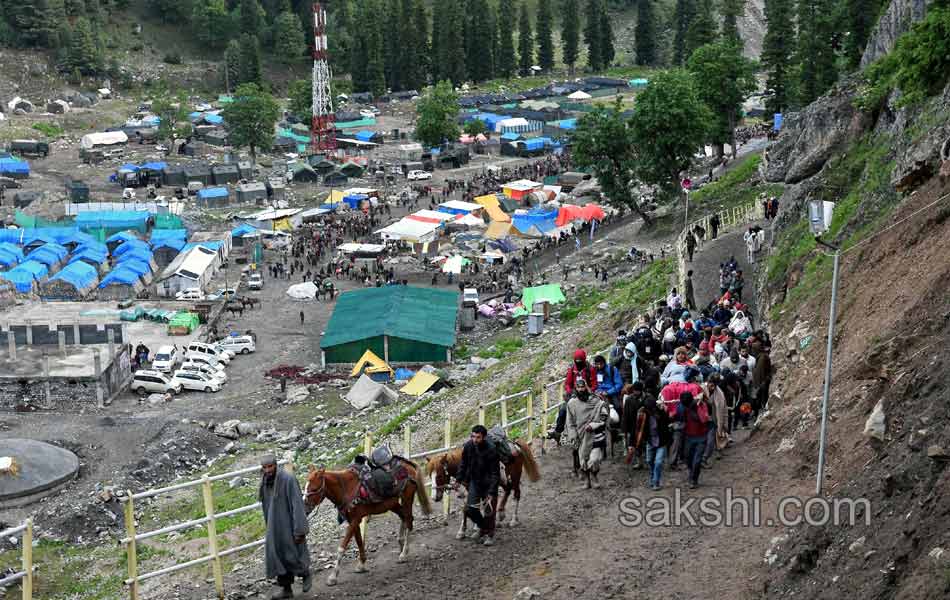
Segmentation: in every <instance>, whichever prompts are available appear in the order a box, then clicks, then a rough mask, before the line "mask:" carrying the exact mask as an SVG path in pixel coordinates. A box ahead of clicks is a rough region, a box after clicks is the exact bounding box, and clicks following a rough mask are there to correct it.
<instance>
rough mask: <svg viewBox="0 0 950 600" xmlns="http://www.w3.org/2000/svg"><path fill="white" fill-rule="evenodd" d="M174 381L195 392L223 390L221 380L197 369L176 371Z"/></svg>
mask: <svg viewBox="0 0 950 600" xmlns="http://www.w3.org/2000/svg"><path fill="white" fill-rule="evenodd" d="M172 382H173V383H175V384H177V385H179V386H181V387H182V388H184V389H186V390H192V391H195V392H218V391H220V390H221V385H222V384H221V382H220V381H218V380H217V378H214V377H209V376H208V375H205V374H204V373H199V372H197V371H184V370H178V371H175V374H174V375H173V376H172Z"/></svg>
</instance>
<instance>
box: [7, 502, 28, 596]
mask: <svg viewBox="0 0 950 600" xmlns="http://www.w3.org/2000/svg"><path fill="white" fill-rule="evenodd" d="M17 534H19V535H20V557H21V560H20V567H21V569H20V570H19V571H17V572H16V573H13V574H12V575H7V576H6V577H4V578H3V579H0V588H3V587H5V586H8V585H11V584H14V583H16V582H18V581H19V582H20V589H21V590H22V591H23V595H22V598H23V600H32V598H33V519H27V520H26V521H24V522H23V523H22V524H21V525H17V526H16V527H11V528H10V529H6V530H4V531H0V539H4V538H8V537H12V536H15V535H17Z"/></svg>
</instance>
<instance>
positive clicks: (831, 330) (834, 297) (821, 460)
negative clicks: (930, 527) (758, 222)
mask: <svg viewBox="0 0 950 600" xmlns="http://www.w3.org/2000/svg"><path fill="white" fill-rule="evenodd" d="M815 243H816V244H818V245H819V246H824V247H825V248H828V249H829V250H832V251H833V252H834V267H833V270H832V275H831V309H830V314H829V315H828V345H827V349H826V351H825V386H824V390H823V392H822V397H821V433H820V434H819V438H818V476H817V478H816V481H815V495H816V496H821V491H822V484H823V483H824V476H825V450H826V448H825V446H826V439H827V432H828V400H829V396H830V395H831V361H832V346H833V345H834V340H835V316H836V312H837V309H838V265H839V263H840V262H841V248H840V247H838V246H834V245H832V244H829V243H828V242H825V241H824V240H822V239H821V238H819V237H818V236H815Z"/></svg>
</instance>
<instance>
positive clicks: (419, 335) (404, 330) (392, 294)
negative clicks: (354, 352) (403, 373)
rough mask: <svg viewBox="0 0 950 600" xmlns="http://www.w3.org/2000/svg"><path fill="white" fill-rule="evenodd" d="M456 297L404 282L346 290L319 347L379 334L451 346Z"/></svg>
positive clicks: (328, 346) (453, 332) (450, 293)
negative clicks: (404, 283) (402, 283)
mask: <svg viewBox="0 0 950 600" xmlns="http://www.w3.org/2000/svg"><path fill="white" fill-rule="evenodd" d="M458 296H459V295H458V292H450V291H446V290H434V289H429V288H419V287H410V286H406V285H389V286H383V287H379V288H370V289H366V290H353V291H349V292H345V293H344V294H342V295H341V296H340V298H339V300H337V303H336V308H335V309H334V311H333V315H332V316H331V317H330V322H329V323H328V324H327V329H326V332H325V333H324V334H323V339H322V340H320V347H321V348H330V347H332V346H338V345H340V344H346V343H348V342H355V341H357V340H365V339H368V338H373V337H377V336H381V335H388V336H390V337H398V338H404V339H407V340H414V341H417V342H425V343H427V344H435V345H437V346H447V347H451V346H454V345H455V320H456V317H457V314H458Z"/></svg>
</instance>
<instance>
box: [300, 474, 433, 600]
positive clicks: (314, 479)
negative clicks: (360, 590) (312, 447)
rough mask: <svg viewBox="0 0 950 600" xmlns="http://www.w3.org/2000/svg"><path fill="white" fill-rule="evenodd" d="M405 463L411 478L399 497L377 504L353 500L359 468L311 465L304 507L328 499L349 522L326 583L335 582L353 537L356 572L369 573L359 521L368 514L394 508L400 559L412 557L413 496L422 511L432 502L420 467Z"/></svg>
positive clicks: (429, 510) (426, 511)
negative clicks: (356, 556) (410, 535)
mask: <svg viewBox="0 0 950 600" xmlns="http://www.w3.org/2000/svg"><path fill="white" fill-rule="evenodd" d="M397 460H401V459H397ZM403 464H404V465H405V467H406V469H408V471H409V479H408V480H407V481H406V483H405V486H404V487H403V490H402V493H401V494H400V495H399V496H396V497H393V498H387V499H385V500H383V501H382V502H375V503H354V502H353V501H354V500H355V499H356V498H357V495H358V494H359V489H360V479H359V475H358V474H357V473H356V471H354V470H352V469H345V470H342V471H327V470H326V469H325V468H323V467H321V468H319V469H318V468H316V467H314V466H313V465H310V472H309V473H308V474H307V487H306V489H305V491H304V507H305V509H306V511H307V514H308V515H309V514H310V513H312V512H313V511H314V509H316V508H317V507H318V506H320V504H321V503H322V502H323V500H324V499H327V500H329V501H330V502H332V503H333V505H334V506H335V507H336V508H337V510H338V511H339V513H340V515H341V516H342V517H343V518H344V519H345V520H346V522H347V524H348V526H347V528H346V533H344V534H343V539H342V540H341V541H340V545H339V547H337V554H336V561H334V563H333V569H332V571H331V572H330V575H329V577H328V578H327V585H335V584H336V581H337V578H338V577H339V575H340V560H341V559H342V558H343V553H344V552H346V548H347V546H348V545H349V544H350V540H351V539H354V538H355V539H356V546H357V548H358V549H359V564H358V565H357V567H356V572H357V573H365V572H366V547H365V546H364V542H363V535H362V532H360V523H361V522H362V521H363V519H364V518H365V517H368V516H369V515H379V514H383V513H386V512H389V511H392V512H393V513H395V514H396V515H397V516H398V517H399V519H400V520H401V521H402V524H401V525H400V527H399V544H400V553H399V562H403V561H405V560H406V558H407V557H408V556H409V532H410V531H412V502H413V497H415V498H416V499H418V500H419V506H420V508H421V509H422V512H423V514H426V515H428V514H431V513H432V504H431V503H430V501H429V494H428V492H427V491H426V486H425V482H424V481H422V480H421V478H420V477H419V476H420V474H421V469H419V467H417V466H416V465H415V464H413V463H411V462H409V461H406V460H403Z"/></svg>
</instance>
